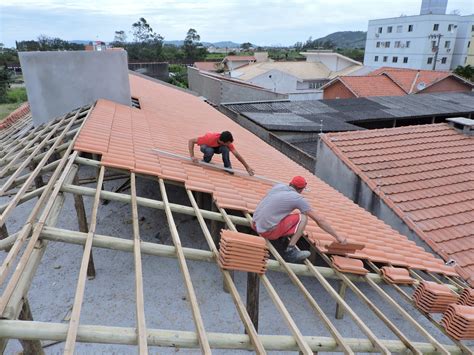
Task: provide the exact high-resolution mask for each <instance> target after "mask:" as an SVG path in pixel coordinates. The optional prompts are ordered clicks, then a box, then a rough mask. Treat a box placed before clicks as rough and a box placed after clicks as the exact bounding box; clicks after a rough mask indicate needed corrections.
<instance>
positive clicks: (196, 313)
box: [158, 178, 211, 354]
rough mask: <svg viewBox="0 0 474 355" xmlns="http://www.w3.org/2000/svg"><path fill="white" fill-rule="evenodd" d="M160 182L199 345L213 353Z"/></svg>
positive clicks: (207, 352)
mask: <svg viewBox="0 0 474 355" xmlns="http://www.w3.org/2000/svg"><path fill="white" fill-rule="evenodd" d="M158 182H159V184H160V191H161V198H162V199H163V203H164V205H165V213H166V218H167V220H168V226H169V228H170V233H171V238H172V239H173V244H174V246H175V248H176V255H177V258H178V263H179V267H180V269H181V273H182V275H183V278H184V284H185V286H186V291H187V294H188V299H189V303H190V304H191V311H192V314H193V319H194V324H195V326H196V331H197V333H198V337H199V345H200V347H201V351H202V352H203V353H204V354H211V348H210V346H209V341H208V339H207V335H206V330H205V328H204V323H203V321H202V317H201V311H200V310H199V304H198V301H197V297H196V293H195V292H194V287H193V283H192V281H191V275H190V274H189V270H188V265H187V264H186V258H185V256H184V253H183V249H182V247H181V240H180V238H179V234H178V229H177V228H176V224H175V222H174V218H173V214H172V212H171V209H170V206H169V205H168V195H167V193H166V187H165V183H164V182H163V179H161V178H160V179H159V180H158Z"/></svg>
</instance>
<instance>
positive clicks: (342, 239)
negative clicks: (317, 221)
mask: <svg viewBox="0 0 474 355" xmlns="http://www.w3.org/2000/svg"><path fill="white" fill-rule="evenodd" d="M337 241H338V242H339V243H341V244H347V238H345V237H341V236H338V238H337Z"/></svg>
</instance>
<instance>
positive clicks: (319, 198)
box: [75, 75, 456, 275]
mask: <svg viewBox="0 0 474 355" xmlns="http://www.w3.org/2000/svg"><path fill="white" fill-rule="evenodd" d="M130 83H131V91H132V95H133V96H134V97H137V98H139V100H140V107H141V110H140V109H137V108H132V107H127V106H123V105H120V104H115V103H113V102H110V101H106V100H99V101H98V102H97V104H96V107H95V108H94V110H93V112H92V114H91V115H90V116H89V118H88V122H87V124H86V125H85V126H84V127H83V129H82V130H81V132H80V135H79V140H78V143H76V145H75V149H77V150H81V151H85V152H93V153H98V154H102V162H103V165H105V166H112V167H121V168H123V169H130V170H132V171H135V172H137V173H142V174H147V175H152V176H158V177H161V178H164V179H169V180H173V181H179V182H184V184H185V186H186V187H187V188H189V189H191V190H195V191H202V192H205V193H209V194H212V196H213V199H214V200H215V201H216V203H217V205H218V206H219V207H222V208H229V209H234V210H240V211H248V212H253V211H254V210H255V208H256V206H257V204H258V202H259V201H260V200H261V199H262V198H263V196H265V194H266V192H267V191H268V190H269V189H270V188H271V185H272V184H271V183H270V182H268V181H264V180H259V179H256V178H252V177H249V176H248V175H244V176H242V175H239V174H236V175H234V176H230V175H228V174H226V173H224V172H222V171H217V170H213V169H209V168H207V167H203V166H202V165H198V164H194V163H191V162H190V161H186V160H181V159H174V158H170V157H166V156H163V155H158V154H155V153H154V152H153V149H154V148H157V149H160V150H163V151H167V152H172V153H174V154H179V155H183V156H188V155H189V152H188V140H189V139H190V138H193V137H197V136H199V135H202V134H204V133H205V132H221V131H224V130H229V131H231V132H232V134H233V136H234V138H235V142H234V143H235V144H234V145H235V146H236V149H237V150H238V151H239V153H240V154H241V155H242V156H244V157H245V160H246V161H247V162H248V164H249V165H250V166H252V167H253V168H254V169H255V170H256V174H258V175H262V176H266V177H267V178H270V179H273V180H276V181H282V182H288V181H290V180H291V178H292V177H293V176H294V175H301V176H304V177H305V178H306V180H307V181H308V184H309V186H311V191H305V192H304V193H303V196H304V197H305V198H306V199H307V200H308V202H309V203H310V204H311V205H312V207H313V208H314V209H315V210H317V211H319V212H320V213H321V215H322V216H323V217H325V218H326V219H327V220H328V221H329V223H331V225H332V227H333V228H334V229H335V230H336V231H337V232H339V233H341V234H343V235H346V236H347V237H348V239H349V241H350V242H355V243H360V244H365V248H364V249H362V250H359V251H357V252H356V253H355V254H354V255H353V256H354V257H357V258H363V259H370V260H373V261H376V262H381V263H391V264H393V265H399V266H410V267H413V268H417V269H421V270H430V271H433V272H439V273H443V274H449V275H456V273H455V271H454V269H453V268H452V267H448V266H445V265H444V263H443V261H442V260H440V259H436V258H435V257H433V256H432V255H431V254H430V253H428V252H426V251H424V250H423V248H421V247H418V246H416V245H415V243H414V242H412V241H409V240H408V239H407V238H406V237H405V236H402V235H401V234H399V233H398V232H396V231H394V230H393V229H392V228H390V227H389V226H388V225H386V224H384V223H383V222H381V221H380V220H378V219H377V218H375V217H374V216H372V215H371V214H370V213H368V212H367V211H365V210H363V209H362V208H360V207H358V206H357V205H355V204H354V203H353V202H352V201H350V200H349V199H347V198H346V197H344V196H343V195H342V194H340V193H339V192H337V191H335V190H334V189H333V188H331V187H330V186H328V185H327V184H325V183H324V182H322V181H321V180H319V179H318V178H316V177H315V176H314V175H312V174H310V173H308V171H307V170H305V169H304V168H302V167H301V166H299V165H298V164H297V163H295V162H293V161H291V160H290V159H289V158H287V157H286V156H284V155H283V154H282V153H280V152H279V151H277V150H276V149H274V148H272V147H271V146H269V145H268V144H267V143H265V142H264V141H262V140H260V139H259V138H258V137H256V136H255V135H254V134H253V133H251V132H249V131H247V130H245V129H244V128H242V127H241V126H239V125H238V124H236V123H235V122H233V121H232V120H230V119H229V118H227V117H226V116H224V115H223V114H222V113H220V112H219V111H217V110H215V109H213V108H212V107H210V106H209V105H207V104H206V103H204V102H203V101H201V100H200V99H199V98H197V97H194V96H192V95H190V94H188V93H185V92H183V91H180V90H178V89H173V88H170V87H168V86H165V85H161V84H158V83H156V82H153V81H150V80H146V79H143V78H141V77H138V76H135V75H130ZM116 120H117V122H116ZM102 121H103V125H104V126H103V129H102V131H103V132H101V134H102V135H103V136H101V137H98V136H96V133H95V131H97V128H95V127H96V126H95V125H100V124H102ZM89 124H90V125H91V126H89ZM107 127H110V128H107ZM81 137H85V138H87V139H83V138H81ZM90 137H92V138H94V140H93V142H94V144H92V148H88V147H87V146H88V143H89V142H90ZM124 137H126V139H125V140H124V139H123V138H124ZM127 140H128V141H129V142H128V143H124V141H127ZM97 141H100V142H103V144H102V145H100V146H99V143H98V142H97ZM130 143H131V144H130ZM98 150H100V152H99V151H98ZM215 162H216V163H217V159H216V158H215ZM219 164H220V163H219ZM306 232H307V233H308V234H309V238H310V240H311V241H313V242H314V241H316V240H318V241H320V249H321V250H322V251H326V249H325V246H327V245H329V244H331V243H332V242H333V241H334V238H333V237H332V236H330V235H329V234H327V233H326V232H324V231H323V230H322V229H321V228H319V227H318V226H317V225H316V224H315V223H314V222H313V221H310V222H309V223H308V226H307V227H306ZM414 253H415V254H414ZM413 255H415V257H414V256H413Z"/></svg>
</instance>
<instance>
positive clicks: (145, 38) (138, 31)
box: [132, 17, 163, 43]
mask: <svg viewBox="0 0 474 355" xmlns="http://www.w3.org/2000/svg"><path fill="white" fill-rule="evenodd" d="M132 33H133V39H134V40H135V42H141V43H143V42H149V41H155V40H157V41H160V40H163V37H162V36H161V35H159V34H157V33H155V32H153V28H151V26H150V24H149V23H148V22H147V21H146V20H145V19H144V18H143V17H140V19H139V20H138V21H137V22H135V23H134V24H132Z"/></svg>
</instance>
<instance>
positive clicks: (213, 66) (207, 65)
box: [194, 62, 221, 72]
mask: <svg viewBox="0 0 474 355" xmlns="http://www.w3.org/2000/svg"><path fill="white" fill-rule="evenodd" d="M220 63H221V62H194V66H195V67H196V68H198V69H199V70H203V71H210V72H215V71H217V70H218V68H219V65H220Z"/></svg>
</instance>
